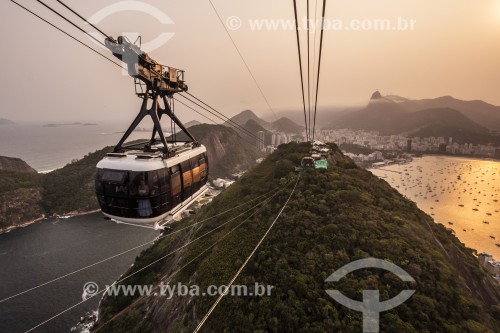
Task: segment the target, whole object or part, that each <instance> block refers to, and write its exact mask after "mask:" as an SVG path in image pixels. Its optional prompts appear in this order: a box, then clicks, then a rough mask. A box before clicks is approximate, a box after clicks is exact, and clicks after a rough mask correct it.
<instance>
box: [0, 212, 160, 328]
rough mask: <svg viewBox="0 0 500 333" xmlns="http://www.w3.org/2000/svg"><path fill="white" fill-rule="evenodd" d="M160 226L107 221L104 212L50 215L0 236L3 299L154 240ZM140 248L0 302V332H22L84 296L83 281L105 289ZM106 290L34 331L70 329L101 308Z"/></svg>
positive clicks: (0, 286)
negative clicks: (59, 216) (48, 217)
mask: <svg viewBox="0 0 500 333" xmlns="http://www.w3.org/2000/svg"><path fill="white" fill-rule="evenodd" d="M158 235H159V232H158V231H155V230H152V229H146V228H139V227H133V226H128V225H123V224H116V223H114V222H111V221H106V220H104V219H103V218H102V215H101V214H90V215H85V216H78V217H72V218H68V219H49V220H45V221H43V222H39V223H36V224H33V225H30V226H28V227H25V228H20V229H16V230H13V231H11V232H9V233H7V234H1V235H0V267H1V269H0V300H2V299H4V298H6V297H9V296H11V295H14V294H16V293H19V292H21V291H23V290H26V289H28V288H31V287H33V286H36V285H39V284H41V283H43V282H46V281H49V280H52V279H54V278H57V277H59V276H61V275H64V274H67V273H69V272H72V271H74V270H77V269H79V268H82V267H85V266H87V265H90V264H93V263H95V262H97V261H100V260H102V259H105V258H108V257H110V256H113V255H115V254H118V253H120V252H123V251H126V250H128V249H130V248H133V247H136V246H138V245H141V244H144V243H147V242H149V241H151V240H154V239H155V238H156V237H157V236H158ZM146 248H147V246H146V247H144V248H142V249H138V250H135V251H132V252H130V253H127V254H125V255H123V256H120V257H117V258H114V259H112V260H110V261H108V262H105V263H102V264H99V265H97V266H95V267H92V268H90V269H87V270H85V271H82V272H79V273H76V274H74V275H72V276H69V277H67V278H64V279H62V280H59V281H57V282H54V283H52V284H50V285H47V286H44V287H41V288H40V289H37V290H34V291H31V292H29V293H26V294H24V295H21V296H19V297H16V298H14V299H11V300H7V301H5V302H2V303H0V332H1V333H18V332H25V331H26V330H28V329H30V328H31V327H34V326H35V325H37V324H39V323H41V322H43V321H45V320H46V319H48V318H50V317H51V316H53V315H55V314H57V313H59V312H60V311H63V310H64V309H66V308H68V307H70V306H72V305H74V304H76V303H78V302H80V301H82V296H83V285H84V284H85V283H86V282H89V281H92V282H95V283H97V284H98V285H99V287H100V290H103V288H104V286H106V285H110V284H111V283H112V282H113V281H115V280H116V279H118V278H119V276H120V275H121V274H123V273H124V272H125V271H126V270H127V269H128V268H129V267H130V265H131V264H132V263H133V262H134V258H135V257H136V256H137V255H138V254H139V253H140V251H141V250H143V249H146ZM100 298H101V295H99V296H96V297H94V298H93V299H90V300H89V301H87V302H86V303H84V304H82V305H80V306H78V307H76V308H74V309H72V310H70V311H68V312H67V313H65V314H64V315H62V316H61V317H59V318H57V319H55V320H53V321H51V322H49V323H47V324H46V325H44V326H42V327H40V328H38V329H37V330H35V332H40V333H42V332H43V333H55V332H57V333H59V332H70V330H71V327H73V326H75V325H76V324H77V322H78V320H79V318H80V317H81V316H83V315H84V314H85V313H86V312H88V311H92V310H95V309H97V307H98V304H99V301H100Z"/></svg>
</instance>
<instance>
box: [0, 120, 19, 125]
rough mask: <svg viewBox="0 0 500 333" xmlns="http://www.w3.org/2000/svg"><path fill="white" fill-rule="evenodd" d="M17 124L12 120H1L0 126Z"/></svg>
mask: <svg viewBox="0 0 500 333" xmlns="http://www.w3.org/2000/svg"><path fill="white" fill-rule="evenodd" d="M12 124H15V123H14V122H13V121H12V120H9V119H5V118H0V125H12Z"/></svg>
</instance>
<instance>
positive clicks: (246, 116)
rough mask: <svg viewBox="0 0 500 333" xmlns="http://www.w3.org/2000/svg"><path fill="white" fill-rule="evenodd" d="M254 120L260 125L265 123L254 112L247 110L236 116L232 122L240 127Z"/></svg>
mask: <svg viewBox="0 0 500 333" xmlns="http://www.w3.org/2000/svg"><path fill="white" fill-rule="evenodd" d="M250 119H251V120H254V121H256V122H257V123H259V124H262V123H263V122H264V121H263V120H262V119H260V118H259V117H258V116H257V115H256V114H255V113H254V112H253V111H252V110H245V111H242V112H240V113H238V114H237V115H236V116H234V117H232V118H231V120H232V121H233V122H235V123H237V124H238V125H241V126H243V125H245V124H246V123H247V121H249V120H250Z"/></svg>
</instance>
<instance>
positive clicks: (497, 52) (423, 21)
mask: <svg viewBox="0 0 500 333" xmlns="http://www.w3.org/2000/svg"><path fill="white" fill-rule="evenodd" d="M17 1H19V2H20V3H21V4H23V5H26V6H27V7H29V8H30V9H32V10H33V11H35V12H36V13H38V14H40V15H42V16H43V17H45V18H47V19H49V20H50V21H52V22H54V23H55V24H57V25H60V26H61V27H63V28H64V29H66V30H67V31H68V32H70V33H71V34H73V35H74V36H76V37H78V38H79V39H81V40H83V41H85V42H86V43H89V44H90V45H92V46H93V47H95V45H94V44H92V43H91V42H90V41H89V40H88V39H87V38H86V37H85V36H84V35H83V34H82V33H81V32H79V31H78V30H76V29H75V28H73V27H71V26H69V25H68V24H67V23H65V22H63V21H62V20H61V19H60V18H57V17H56V16H55V15H54V14H52V13H50V12H49V11H48V10H47V9H45V8H43V7H42V6H41V5H40V4H38V3H36V2H35V1H33V0H17ZM44 1H46V2H47V3H48V4H50V5H53V6H54V7H56V8H58V9H61V10H62V11H63V9H62V8H61V7H60V6H58V5H57V3H56V1H55V0H44ZM212 1H213V3H214V5H215V6H216V7H217V9H218V10H219V13H220V15H221V16H222V19H223V20H224V21H226V20H227V19H228V18H229V17H232V16H237V17H240V18H241V20H242V21H241V22H242V27H241V29H238V30H233V31H231V35H232V37H233V38H234V40H235V42H236V44H237V45H238V46H239V48H240V51H241V53H242V54H243V56H244V57H245V58H246V60H247V62H248V65H249V66H250V68H251V69H252V71H253V73H254V75H255V77H256V79H257V81H258V82H259V84H260V85H261V87H262V90H263V91H264V94H265V95H266V97H267V98H268V100H269V102H270V104H271V105H272V107H273V108H274V109H275V110H276V111H278V110H282V109H295V108H296V109H298V110H301V102H302V99H301V92H300V79H299V71H298V58H297V51H296V39H295V31H294V30H293V29H283V28H280V29H277V30H276V31H270V30H269V29H267V30H266V29H263V30H261V31H255V30H252V29H251V28H250V27H249V22H248V20H253V19H292V18H293V6H292V4H293V2H292V0H253V1H243V0H212ZM65 2H66V3H67V4H68V5H70V6H71V7H73V8H74V9H75V10H77V11H79V12H80V13H81V14H82V15H84V16H85V17H90V16H92V15H93V14H95V13H96V12H99V11H100V10H102V9H103V8H104V7H106V6H108V5H111V4H115V3H117V2H120V1H115V0H99V1H97V0H92V1H76V0H65ZM140 2H142V3H146V4H150V5H152V6H154V7H156V8H157V9H158V10H159V11H160V12H162V13H165V14H166V15H168V17H170V18H171V20H172V21H173V22H174V23H173V24H162V23H160V22H159V21H158V20H157V19H156V18H154V17H152V16H150V15H148V14H146V13H142V12H138V11H127V12H120V13H115V14H114V15H111V16H109V17H107V18H105V19H103V20H102V21H101V22H100V23H99V27H100V28H102V29H103V30H104V31H106V32H107V33H109V34H111V35H113V36H115V37H116V36H117V35H120V34H122V33H124V32H139V33H140V34H141V35H142V38H143V42H148V41H152V40H154V39H155V38H156V37H157V36H159V35H160V33H162V32H171V33H175V35H174V36H173V38H172V39H171V40H170V41H168V42H167V43H166V44H165V45H163V46H162V47H160V48H159V49H156V50H155V51H153V52H151V55H152V56H153V57H154V58H156V59H157V60H158V61H159V62H161V63H163V64H165V65H171V66H174V67H177V68H182V69H184V70H186V80H187V81H188V84H189V87H190V92H191V93H193V94H194V95H196V96H198V97H200V98H202V99H204V100H205V101H206V102H208V103H210V104H212V105H213V106H215V107H216V108H218V109H219V110H220V111H222V112H223V113H225V114H226V115H228V116H230V115H234V114H236V113H238V112H240V111H242V110H244V109H247V108H249V109H252V110H254V111H255V112H256V113H257V114H259V115H265V114H266V113H269V109H268V108H267V106H266V103H265V102H264V100H263V98H262V96H261V95H260V93H259V91H258V89H257V88H256V86H255V84H254V83H253V81H252V79H251V77H250V75H249V74H248V72H247V71H246V69H245V67H244V65H243V63H242V61H241V59H240V58H239V56H238V54H237V52H236V51H235V49H234V47H233V45H232V44H231V41H230V40H229V38H228V36H227V35H226V32H225V31H224V29H223V27H222V25H221V24H220V22H219V21H218V19H217V16H216V15H215V12H214V11H213V10H212V8H211V7H210V4H209V2H208V0H182V1H181V0H147V1H140ZM298 2H299V3H300V4H301V5H300V7H299V14H301V15H305V5H304V4H305V2H306V1H305V0H299V1H298ZM321 3H322V1H319V3H318V7H321ZM314 6H315V0H311V10H312V11H313V9H314ZM0 13H2V14H1V15H2V19H1V20H0V27H1V31H2V43H3V47H2V49H3V52H2V55H1V57H2V58H1V59H2V61H1V63H0V69H1V73H2V89H1V99H0V117H4V118H9V119H12V120H17V121H22V120H28V119H32V120H41V119H46V120H47V121H56V120H57V118H58V117H59V118H60V119H61V120H62V121H69V120H71V121H111V120H119V121H125V122H128V121H129V120H131V119H132V118H133V117H134V116H135V114H136V113H137V111H138V108H139V105H140V100H139V99H137V97H135V95H134V89H133V80H132V78H130V77H128V76H126V75H124V74H123V73H122V72H121V71H120V69H119V68H117V67H115V66H114V65H112V64H110V63H109V62H108V61H106V60H104V59H102V58H101V57H99V56H97V55H95V54H94V53H92V52H91V51H89V50H88V49H86V48H84V47H82V46H81V45H79V44H78V43H76V42H75V41H73V40H71V39H70V38H68V37H66V36H64V35H63V34H62V33H60V32H59V31H56V30H55V29H53V28H52V27H50V26H48V25H47V24H45V23H43V22H41V21H39V20H38V19H36V18H34V17H33V16H32V15H30V14H28V13H26V12H25V11H23V10H21V9H20V8H18V7H17V6H16V5H14V4H13V3H11V2H10V1H1V2H0ZM65 13H66V12H65ZM68 15H70V14H68ZM398 17H402V18H404V19H405V20H408V21H410V20H415V21H416V24H415V29H414V30H413V31H409V30H406V31H393V30H390V31H376V30H373V29H372V30H366V31H365V30H363V31H353V30H352V29H350V30H348V31H345V30H343V31H339V30H338V29H337V30H330V31H326V32H325V40H324V49H323V57H324V58H323V64H322V71H321V84H320V92H319V104H320V106H322V107H326V106H333V105H349V104H352V103H360V102H361V103H362V102H365V101H367V99H368V98H369V97H370V95H371V94H372V92H373V91H374V90H375V89H380V91H381V92H382V93H393V94H397V95H401V96H405V97H409V98H430V97H438V96H443V95H452V96H454V97H456V98H460V99H466V100H472V99H482V100H485V101H487V102H489V103H492V104H496V105H500V93H499V91H500V89H499V88H500V0H476V1H473V0H438V1H430V0H327V10H326V18H327V19H329V20H343V21H342V22H344V24H345V25H347V24H350V22H351V21H350V20H353V19H354V20H367V19H371V20H373V19H389V20H391V21H393V22H395V24H396V23H397V20H398ZM74 19H75V22H79V21H78V20H77V18H74ZM83 27H85V28H86V29H88V30H89V31H93V29H92V28H90V27H88V26H85V25H83ZM302 37H303V38H302V45H303V46H304V47H305V44H306V39H305V37H306V35H305V33H303V35H302ZM313 37H314V35H311V38H313ZM316 37H319V34H318V35H317V36H316ZM102 51H103V52H106V50H102ZM305 52H306V51H305V48H304V54H303V57H304V60H305V59H306V54H305ZM110 56H111V55H110ZM311 57H312V53H311ZM304 65H305V63H304ZM177 112H178V113H180V114H181V118H182V119H183V120H184V121H188V120H192V119H200V117H199V116H197V115H195V114H194V113H192V112H191V111H186V110H184V109H182V108H181V107H179V108H178V109H177Z"/></svg>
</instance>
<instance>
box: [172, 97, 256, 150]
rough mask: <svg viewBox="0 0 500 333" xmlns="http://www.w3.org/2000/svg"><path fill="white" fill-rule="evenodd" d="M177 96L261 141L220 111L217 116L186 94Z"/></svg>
mask: <svg viewBox="0 0 500 333" xmlns="http://www.w3.org/2000/svg"><path fill="white" fill-rule="evenodd" d="M179 96H181V97H182V98H184V99H186V100H188V101H190V102H191V103H193V104H194V105H196V106H198V107H200V108H202V109H203V110H205V111H207V112H208V113H210V114H212V115H213V116H216V117H217V118H219V119H221V120H222V121H225V122H228V124H229V125H231V126H233V127H234V128H235V129H236V130H239V131H241V132H242V133H244V134H246V135H248V136H250V137H251V138H253V139H255V140H257V141H260V142H263V141H262V140H260V139H259V138H258V137H257V136H255V135H254V134H253V133H252V132H250V131H249V130H247V129H246V128H244V127H243V126H241V125H239V124H237V123H234V122H233V123H234V124H233V123H231V121H230V119H229V118H228V117H226V116H224V115H223V114H222V113H220V112H219V114H220V115H221V116H219V115H217V114H215V113H214V112H212V111H210V110H209V109H208V108H206V107H204V106H203V105H200V104H199V103H197V102H195V101H193V100H192V99H190V98H188V97H186V96H184V95H182V94H179Z"/></svg>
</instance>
